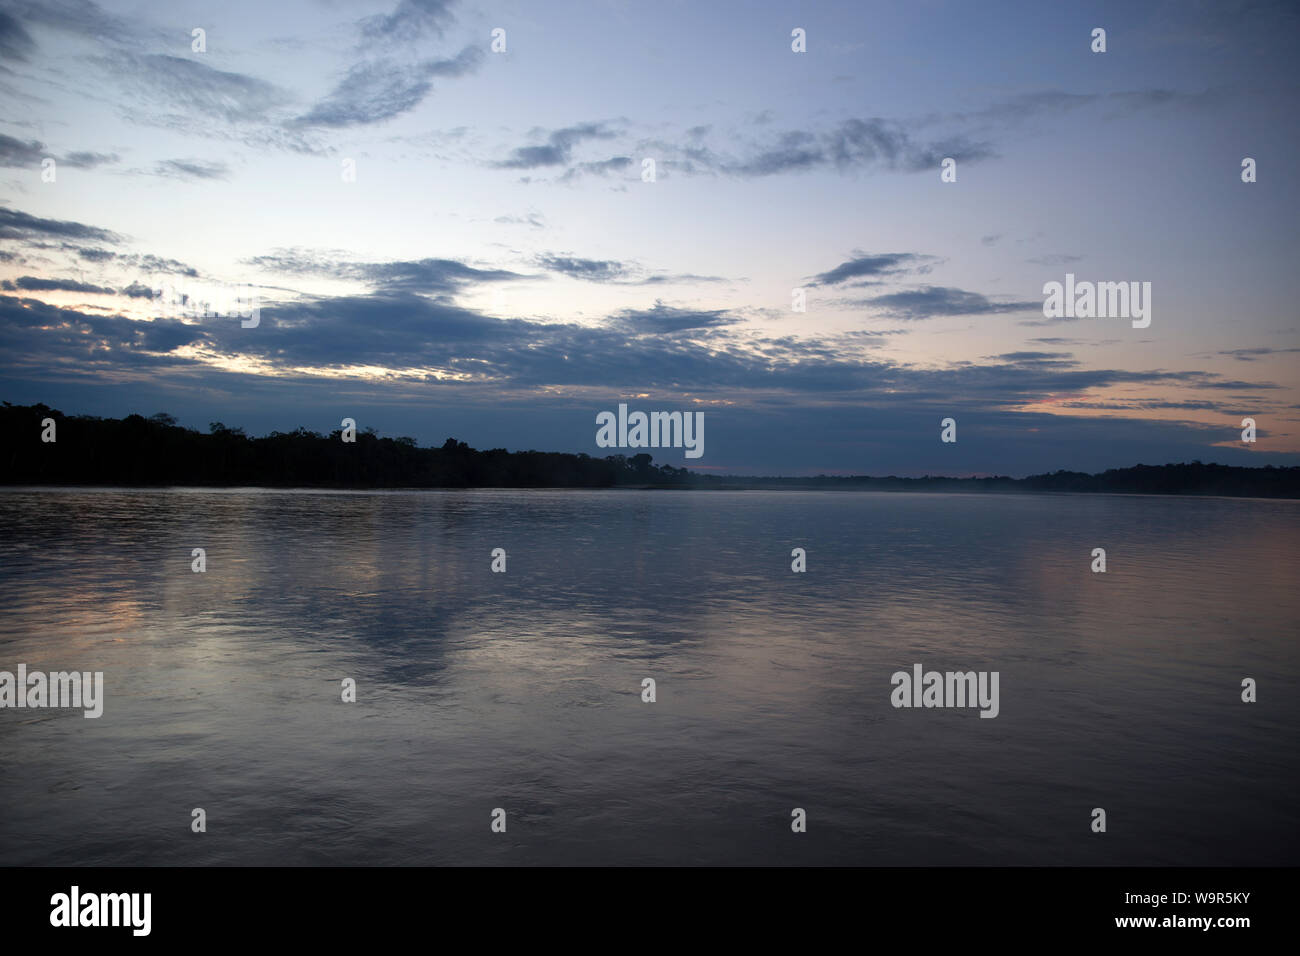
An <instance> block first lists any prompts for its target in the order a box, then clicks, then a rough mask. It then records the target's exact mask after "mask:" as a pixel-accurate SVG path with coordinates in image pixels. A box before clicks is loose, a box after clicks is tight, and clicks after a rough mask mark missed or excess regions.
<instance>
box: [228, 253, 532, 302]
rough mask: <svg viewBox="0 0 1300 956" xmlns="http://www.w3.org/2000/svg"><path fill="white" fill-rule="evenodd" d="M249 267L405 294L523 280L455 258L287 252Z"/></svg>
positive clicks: (254, 261) (252, 262)
mask: <svg viewBox="0 0 1300 956" xmlns="http://www.w3.org/2000/svg"><path fill="white" fill-rule="evenodd" d="M247 261H248V262H249V264H250V265H255V266H257V267H259V268H262V269H267V270H269V271H274V272H284V273H291V274H294V275H323V276H332V277H342V278H347V279H354V280H357V281H362V282H368V283H370V284H371V285H373V286H375V287H377V288H381V289H388V290H400V291H404V292H425V293H432V292H456V291H458V290H459V289H461V288H462V287H464V286H466V285H469V284H472V283H481V282H503V281H509V280H512V279H521V278H524V276H522V275H521V274H519V273H517V272H508V271H506V270H504V269H475V268H474V267H472V266H467V265H465V264H464V263H463V262H458V261H456V260H455V259H420V260H416V261H396V262H346V261H341V260H338V259H334V258H331V257H329V256H325V255H321V254H318V253H314V252H311V251H308V250H297V249H285V250H279V251H277V252H275V253H273V254H271V255H266V256H257V257H255V258H253V259H249V260H247Z"/></svg>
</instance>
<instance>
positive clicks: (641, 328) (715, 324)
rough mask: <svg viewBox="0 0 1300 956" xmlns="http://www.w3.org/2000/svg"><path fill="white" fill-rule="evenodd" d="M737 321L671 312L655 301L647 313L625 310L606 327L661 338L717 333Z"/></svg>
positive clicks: (719, 315) (699, 313) (721, 316)
mask: <svg viewBox="0 0 1300 956" xmlns="http://www.w3.org/2000/svg"><path fill="white" fill-rule="evenodd" d="M737 321H738V320H737V319H736V318H735V317H734V316H731V315H729V314H728V313H727V312H726V311H725V310H722V309H719V310H717V311H711V312H705V311H699V310H695V309H675V308H672V307H670V306H666V305H664V304H663V302H659V301H656V302H655V304H654V308H651V309H625V310H624V311H622V312H619V313H618V314H616V315H614V316H611V318H610V324H611V325H612V326H614V327H616V328H619V329H622V330H624V331H626V332H627V333H628V334H630V335H649V334H656V333H658V334H665V335H671V334H673V333H676V332H690V331H699V330H702V329H717V328H722V327H723V326H727V325H734V324H735V323H736V322H737Z"/></svg>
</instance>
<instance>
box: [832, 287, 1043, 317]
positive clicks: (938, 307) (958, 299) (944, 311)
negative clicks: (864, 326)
mask: <svg viewBox="0 0 1300 956" xmlns="http://www.w3.org/2000/svg"><path fill="white" fill-rule="evenodd" d="M857 304H858V305H863V306H867V307H869V308H874V309H879V310H882V311H883V312H884V313H885V314H886V315H888V316H890V317H891V318H895V319H902V320H904V321H915V320H919V319H931V318H936V317H939V316H949V315H998V314H1002V313H1005V312H1024V311H1028V310H1039V311H1041V310H1042V308H1043V303H1042V302H994V301H993V300H991V299H989V298H988V297H987V296H984V295H981V294H980V293H978V292H968V291H966V290H964V289H953V288H948V287H945V286H927V287H925V288H923V289H911V290H908V291H904V292H891V293H889V294H888V295H878V296H875V297H874V298H870V299H863V300H861V301H860V302H858V303H857Z"/></svg>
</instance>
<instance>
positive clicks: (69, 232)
mask: <svg viewBox="0 0 1300 956" xmlns="http://www.w3.org/2000/svg"><path fill="white" fill-rule="evenodd" d="M45 237H58V238H62V239H85V240H91V241H94V242H107V243H113V244H116V243H120V242H121V241H122V237H121V236H119V235H117V233H114V232H110V231H109V230H107V229H99V228H96V227H95V226H87V225H83V224H82V223H79V222H71V221H67V220H61V219H38V218H37V217H36V216H31V215H28V214H27V213H25V212H20V211H19V210H17V209H10V208H8V207H5V206H0V239H39V238H45Z"/></svg>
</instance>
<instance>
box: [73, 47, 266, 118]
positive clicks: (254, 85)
mask: <svg viewBox="0 0 1300 956" xmlns="http://www.w3.org/2000/svg"><path fill="white" fill-rule="evenodd" d="M97 62H99V63H100V64H102V65H104V66H105V67H107V68H108V69H109V70H110V71H111V72H113V73H114V74H116V75H118V76H120V77H121V78H122V79H123V80H124V81H125V82H126V83H127V84H128V85H129V86H133V87H135V88H136V89H137V90H139V91H141V92H143V93H144V94H146V95H147V97H148V100H149V102H150V103H151V104H152V103H153V102H156V101H157V100H164V101H167V102H169V103H170V105H171V106H172V107H174V108H175V109H176V110H177V113H175V114H171V115H167V114H161V115H160V114H157V113H138V112H134V113H131V114H130V116H131V118H133V119H136V120H138V121H142V122H148V123H151V124H153V125H163V126H178V127H181V128H185V129H190V130H192V131H203V130H204V129H205V124H204V123H203V122H201V121H199V120H198V119H197V118H198V117H208V118H215V119H220V120H223V121H225V122H226V123H229V124H249V123H266V122H268V121H269V120H270V119H271V114H272V112H273V111H275V110H277V109H279V108H281V107H283V106H285V105H286V104H287V103H288V102H289V100H290V96H289V94H288V93H287V92H286V91H284V90H282V89H281V88H280V87H278V86H276V85H275V84H273V83H268V82H267V81H266V80H262V79H258V78H257V77H254V76H249V75H247V74H244V73H231V72H227V71H224V70H217V69H214V68H213V67H210V66H207V65H206V64H203V63H200V62H199V61H197V60H191V59H186V58H184V57H179V56H170V55H167V54H159V53H155V54H147V55H141V56H135V55H131V54H124V53H120V52H119V53H115V54H114V55H113V56H105V57H99V58H97ZM207 125H208V126H210V124H207Z"/></svg>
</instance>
